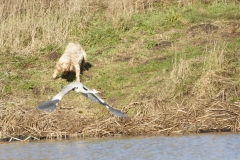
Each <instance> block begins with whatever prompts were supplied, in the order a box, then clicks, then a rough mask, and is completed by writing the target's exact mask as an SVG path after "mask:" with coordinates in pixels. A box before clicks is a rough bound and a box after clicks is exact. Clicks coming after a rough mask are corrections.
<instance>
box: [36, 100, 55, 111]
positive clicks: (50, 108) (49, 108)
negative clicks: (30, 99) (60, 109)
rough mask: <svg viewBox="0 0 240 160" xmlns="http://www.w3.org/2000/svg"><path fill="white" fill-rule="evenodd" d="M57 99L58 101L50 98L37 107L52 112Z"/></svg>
mask: <svg viewBox="0 0 240 160" xmlns="http://www.w3.org/2000/svg"><path fill="white" fill-rule="evenodd" d="M59 101H60V100H59V99H56V100H50V101H47V102H43V103H41V104H40V105H39V106H38V109H39V110H40V111H45V112H53V111H54V110H55V109H56V107H57V104H58V102H59Z"/></svg>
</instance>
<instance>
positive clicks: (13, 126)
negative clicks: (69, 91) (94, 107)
mask: <svg viewBox="0 0 240 160" xmlns="http://www.w3.org/2000/svg"><path fill="white" fill-rule="evenodd" d="M197 102H198V103H196V102H194V103H193V104H190V102H188V100H187V99H184V100H182V102H180V103H178V102H161V101H159V100H157V99H154V100H151V101H146V102H135V103H132V104H129V105H128V107H125V108H124V111H125V112H133V113H132V114H131V115H132V116H129V117H127V118H116V117H109V118H106V119H105V120H103V119H102V118H99V117H98V116H96V117H88V116H83V115H82V114H79V113H77V112H74V111H73V110H66V109H65V110H64V109H58V110H56V111H55V112H53V113H50V114H49V113H41V112H40V111H38V110H36V109H32V110H29V109H23V108H21V107H13V108H5V109H2V110H1V113H2V115H1V118H2V119H3V120H2V121H1V126H2V130H1V135H2V136H4V137H5V138H4V139H2V140H5V141H6V140H7V141H12V140H19V141H28V140H41V139H56V138H57V139H62V138H67V139H68V138H87V137H102V136H118V135H125V136H126V135H131V136H136V135H170V134H182V135H185V134H190V133H203V132H239V131H240V125H239V114H240V104H238V103H227V102H225V101H211V102H209V103H205V104H204V103H203V101H202V100H198V101H197ZM166 104H168V105H166ZM169 104H170V105H169ZM97 117H98V118H97Z"/></svg>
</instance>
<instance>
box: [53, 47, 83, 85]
mask: <svg viewBox="0 0 240 160" xmlns="http://www.w3.org/2000/svg"><path fill="white" fill-rule="evenodd" d="M86 60H87V55H86V52H85V51H84V49H83V48H82V47H81V46H80V44H77V43H68V45H67V47H66V49H65V51H64V53H63V55H62V56H61V57H60V59H59V60H58V62H57V64H56V69H55V71H54V73H53V78H56V77H57V74H58V72H62V73H63V74H66V73H67V72H69V71H74V72H75V73H76V80H77V82H80V68H83V66H84V63H85V62H86Z"/></svg>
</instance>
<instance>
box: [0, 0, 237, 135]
mask: <svg viewBox="0 0 240 160" xmlns="http://www.w3.org/2000/svg"><path fill="white" fill-rule="evenodd" d="M0 5H1V8H0V9H1V14H0V17H1V19H2V21H1V22H0V24H1V28H0V33H1V35H0V44H1V45H0V64H1V69H0V88H1V94H0V110H1V114H0V124H1V125H0V126H1V128H0V133H1V135H0V136H1V137H0V138H5V137H18V138H21V139H25V138H27V137H29V136H30V137H35V138H39V139H40V138H46V137H49V136H50V137H51V136H58V137H62V136H64V135H66V136H80V137H92V136H108V135H115V134H123V135H139V134H157V135H158V134H159V135H160V134H164V135H169V134H175V133H177V134H187V133H192V132H196V133H199V132H210V131H233V132H237V131H239V111H240V105H239V95H240V93H239V87H240V86H239V72H240V70H239V69H240V64H239V60H238V59H239V56H240V54H239V49H240V29H239V25H240V23H239V19H240V13H239V9H240V4H239V2H237V1H227V2H226V1H220V2H219V1H200V2H199V1H196V2H195V1H194V3H190V2H189V1H181V3H175V2H171V1H164V2H162V1H151V0H150V1H148V2H145V1H137V0H136V1H131V2H129V1H125V0H122V1H110V0H109V1H108V0H105V1H100V0H99V1H86V2H85V1H70V0H69V1H68V0H65V1H64V2H63V1H60V2H59V1H51V2H48V1H45V0H41V1H39V2H37V3H36V2H34V3H33V2H32V1H28V0H22V1H20V0H19V1H18V2H17V3H15V1H14V3H13V2H12V1H3V2H1V4H0ZM70 41H74V42H78V43H80V44H81V45H82V46H83V48H84V49H85V50H86V52H87V55H88V63H89V64H90V67H89V68H88V70H86V71H84V72H83V75H81V79H82V82H83V83H84V84H85V85H86V86H88V87H89V88H95V89H97V90H100V91H101V94H100V96H101V97H103V99H105V100H106V102H108V103H109V104H110V105H112V106H113V107H115V108H118V109H121V110H122V111H123V112H125V113H127V114H128V116H129V117H128V118H125V119H118V118H116V117H113V116H112V115H111V114H110V113H109V112H108V111H107V110H106V109H105V108H103V107H102V106H99V105H97V104H95V103H93V102H90V101H89V100H87V99H86V98H85V97H83V96H81V95H79V94H77V93H74V92H71V93H69V94H68V95H66V96H65V97H64V98H63V100H62V101H61V103H60V104H59V106H58V108H57V110H56V111H54V112H53V113H50V114H49V113H42V112H40V111H38V110H37V109H36V106H37V105H38V104H39V103H41V102H42V101H46V100H48V99H50V98H51V97H52V96H54V95H55V94H56V93H57V92H58V91H59V90H60V89H61V88H62V87H63V86H65V85H67V84H68V83H70V82H71V81H74V80H75V79H74V78H73V77H74V76H72V75H68V77H62V78H59V79H57V80H53V79H52V74H53V70H54V67H55V63H56V61H57V60H58V58H59V57H60V56H61V54H62V53H63V51H64V49H65V47H66V45H67V43H68V42H70ZM70 99H71V101H69V100H70Z"/></svg>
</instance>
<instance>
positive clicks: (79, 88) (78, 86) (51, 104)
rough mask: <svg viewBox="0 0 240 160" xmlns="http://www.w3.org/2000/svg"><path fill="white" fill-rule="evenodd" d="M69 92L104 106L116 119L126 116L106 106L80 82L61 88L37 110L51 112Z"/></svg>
mask: <svg viewBox="0 0 240 160" xmlns="http://www.w3.org/2000/svg"><path fill="white" fill-rule="evenodd" d="M71 90H75V91H76V92H80V93H82V95H84V96H85V97H87V98H89V99H91V100H92V101H94V102H96V103H98V104H101V105H104V106H105V107H106V108H107V109H108V110H109V111H110V112H111V113H112V114H114V115H116V116H118V117H125V116H126V114H124V113H123V112H121V111H120V110H117V109H115V108H113V107H111V106H110V105H108V104H107V103H106V102H105V101H104V100H103V99H101V98H100V97H99V96H98V95H97V94H96V93H97V91H96V90H90V89H88V88H87V87H86V86H84V85H83V84H82V83H81V82H72V83H70V84H69V85H67V86H65V87H63V88H62V90H61V91H60V92H59V93H58V94H57V95H55V96H54V97H53V98H52V99H51V100H49V101H46V102H43V103H41V104H40V105H39V106H38V109H39V110H41V111H47V112H52V111H54V110H55V109H56V107H57V105H58V103H59V101H60V100H61V99H62V97H63V96H64V95H65V94H67V93H68V92H70V91H71Z"/></svg>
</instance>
